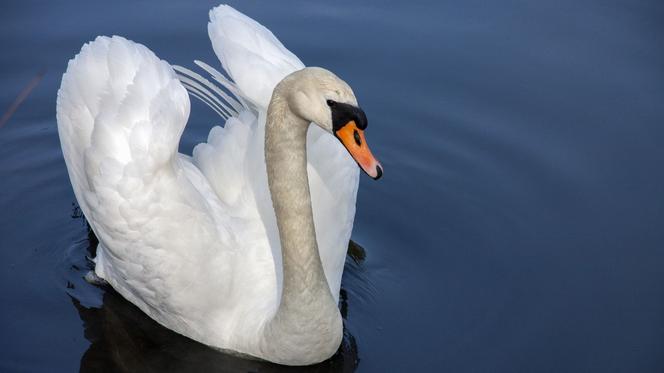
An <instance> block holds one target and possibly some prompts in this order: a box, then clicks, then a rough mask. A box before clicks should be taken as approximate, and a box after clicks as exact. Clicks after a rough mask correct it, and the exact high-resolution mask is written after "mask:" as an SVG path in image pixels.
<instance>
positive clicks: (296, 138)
mask: <svg viewBox="0 0 664 373" xmlns="http://www.w3.org/2000/svg"><path fill="white" fill-rule="evenodd" d="M208 29H209V33H210V37H211V39H212V42H213V47H214V49H215V52H216V53H217V55H218V56H219V58H220V60H221V62H222V65H223V67H224V68H225V70H226V71H227V73H228V74H229V75H230V76H231V78H233V80H234V81H235V84H236V86H235V85H228V87H229V89H232V90H233V91H234V93H235V94H236V95H237V96H238V98H239V101H241V102H243V103H244V104H242V105H240V104H239V103H237V102H235V101H234V100H232V99H229V102H230V104H229V105H230V106H232V108H231V109H229V110H227V113H229V114H231V116H232V117H231V118H229V119H228V120H227V121H226V124H225V126H224V128H221V127H214V128H213V129H212V130H211V131H210V134H209V136H208V141H207V143H203V144H199V145H198V146H197V147H196V148H195V149H194V153H193V156H192V157H189V156H186V155H182V154H179V153H178V152H177V148H178V143H179V140H180V136H181V134H182V131H183V130H184V126H185V124H186V121H187V119H188V115H189V98H188V95H187V91H186V90H185V88H184V87H183V86H182V84H181V83H180V81H179V80H178V77H177V76H176V74H175V72H174V71H173V69H172V68H171V66H170V65H169V64H168V63H166V62H164V61H161V60H159V59H158V58H157V57H156V56H155V55H154V54H153V53H152V52H151V51H150V50H148V49H147V48H145V47H144V46H142V45H140V44H135V43H133V42H131V41H128V40H126V39H123V38H120V37H113V38H106V37H99V38H97V39H96V40H95V41H94V42H92V43H90V44H87V45H85V46H84V47H83V49H82V50H81V53H80V54H79V55H78V56H77V57H76V58H75V59H73V60H72V61H70V64H69V66H68V69H67V72H66V73H65V75H64V76H63V79H62V86H61V89H60V91H59V93H58V103H57V117H58V130H59V133H60V139H61V144H62V150H63V154H64V158H65V161H66V163H67V168H68V171H69V175H70V179H71V182H72V185H73V188H74V192H75V194H76V197H77V199H78V201H79V204H80V206H81V209H82V210H83V212H84V213H85V215H86V217H87V219H88V221H89V223H90V225H91V227H92V228H93V230H94V231H95V233H96V234H97V236H98V238H99V242H100V244H99V247H98V250H97V257H96V259H95V261H96V269H95V271H96V274H97V275H98V276H99V277H101V278H103V279H105V280H106V281H108V282H109V283H110V284H111V285H112V286H113V288H115V289H116V290H117V291H118V292H119V293H120V294H122V295H123V296H124V297H125V298H126V299H128V300H129V301H131V302H132V303H134V304H135V305H137V306H138V307H139V308H140V309H141V310H143V311H144V312H145V313H146V314H148V315H149V316H150V317H152V318H153V319H155V320H156V321H158V322H159V323H161V324H162V325H164V326H166V327H168V328H170V329H172V330H174V331H176V332H178V333H180V334H183V335H185V336H188V337H190V338H192V339H195V340H198V341H200V342H202V343H205V344H208V345H210V346H213V347H217V348H220V349H225V350H231V351H236V352H240V353H244V354H248V355H252V356H255V357H259V358H263V359H267V360H270V361H274V362H278V363H284V364H293V365H301V364H310V363H315V362H319V361H322V360H324V359H326V358H328V357H329V356H331V355H332V354H333V353H334V352H335V351H336V349H337V347H338V346H339V343H340V341H341V338H342V320H341V316H340V315H339V311H338V308H337V301H338V295H339V287H340V282H341V275H342V272H343V265H344V259H345V255H346V247H347V244H348V240H349V238H350V234H351V230H352V226H353V218H354V214H355V198H356V193H357V187H358V178H359V172H358V167H357V165H356V164H355V162H354V161H353V159H352V158H351V157H350V156H349V154H348V152H347V151H346V149H344V147H343V146H342V145H341V144H340V143H339V141H337V140H336V139H335V138H334V136H330V135H329V133H326V132H333V131H337V130H338V127H337V125H336V124H333V123H332V119H331V118H330V119H327V120H326V118H323V115H324V113H323V112H324V111H325V110H327V111H326V113H328V114H326V115H328V116H329V112H330V110H329V109H327V108H325V109H323V107H324V98H323V104H321V105H322V106H321V105H318V106H317V104H315V103H313V102H309V101H307V100H312V99H313V98H312V95H317V94H319V93H320V94H325V95H327V96H326V97H325V98H328V99H329V98H332V99H334V100H336V101H338V102H339V103H340V104H343V105H347V106H349V107H350V105H353V106H356V105H357V102H356V101H355V98H354V96H353V93H352V91H351V90H350V88H349V87H348V86H347V85H346V84H345V83H343V82H342V81H341V80H339V79H338V78H336V77H335V76H334V75H333V74H331V73H329V72H327V71H326V70H323V69H317V68H304V65H303V64H302V63H301V62H300V60H299V59H297V57H295V56H294V55H293V54H292V53H290V52H289V51H288V50H286V48H284V47H283V45H281V43H280V42H279V41H278V40H277V39H276V38H275V37H274V36H273V35H272V34H271V33H270V32H269V31H268V30H267V29H265V28H263V27H262V26H260V25H259V24H258V23H256V22H255V21H253V20H251V19H250V18H248V17H246V16H244V15H242V14H241V13H239V12H237V11H235V10H234V9H232V8H230V7H227V6H220V7H218V8H215V9H213V10H212V11H211V22H210V24H209V27H208ZM287 76H288V78H286V77H287ZM284 78H286V79H284ZM275 87H276V88H275ZM307 94H310V95H309V96H307ZM330 95H332V96H333V97H329V96H330ZM321 97H322V96H321ZM303 100H304V101H303ZM268 106H269V108H268ZM227 109H228V108H227ZM358 120H359V118H358ZM310 121H315V122H316V123H317V124H318V125H319V126H310V125H309V124H310ZM310 127H311V128H310ZM360 128H362V127H360ZM307 131H308V132H307ZM334 133H335V134H337V135H338V132H334ZM356 136H357V135H356ZM363 139H364V138H363V137H362V140H363ZM356 141H357V140H356ZM358 144H359V143H358ZM349 151H350V150H349ZM374 167H375V166H374ZM376 172H378V173H379V174H378V176H380V173H381V171H380V170H379V169H378V168H376ZM268 175H269V182H268ZM314 227H315V229H314ZM282 258H283V260H282Z"/></svg>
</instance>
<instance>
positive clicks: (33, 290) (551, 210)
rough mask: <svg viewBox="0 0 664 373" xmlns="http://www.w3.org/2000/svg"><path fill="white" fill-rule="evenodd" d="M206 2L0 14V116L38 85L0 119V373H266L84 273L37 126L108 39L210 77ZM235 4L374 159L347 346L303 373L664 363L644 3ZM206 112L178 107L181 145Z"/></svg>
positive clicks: (661, 250) (365, 182) (51, 139)
mask: <svg viewBox="0 0 664 373" xmlns="http://www.w3.org/2000/svg"><path fill="white" fill-rule="evenodd" d="M214 5H216V3H214V2H209V1H199V2H189V1H172V2H169V3H168V4H166V2H161V1H113V2H110V1H69V2H39V1H12V2H9V3H7V2H5V3H3V4H2V5H0V50H1V51H2V52H1V53H0V82H2V85H1V89H0V115H1V114H2V113H4V110H5V109H6V108H8V107H10V105H11V103H12V102H13V101H14V100H15V98H16V97H17V96H18V95H19V93H20V92H21V90H22V89H23V88H24V87H25V86H26V85H28V84H29V82H30V81H31V80H33V78H35V77H36V76H38V74H39V73H40V72H43V71H45V74H44V75H43V79H41V80H40V81H39V84H37V86H36V87H35V88H34V89H33V90H32V91H31V92H30V94H29V95H28V96H27V99H25V100H24V101H23V102H22V103H21V105H20V106H19V107H18V109H17V110H16V111H15V112H14V113H13V115H12V116H11V117H10V118H9V120H8V121H7V122H6V124H5V125H4V126H3V127H2V128H0V304H1V305H2V306H1V307H0V335H1V336H2V338H0V371H3V372H14V371H21V372H24V371H39V372H46V371H48V372H52V371H63V372H64V371H76V370H79V369H80V370H81V371H215V370H216V371H261V372H265V371H274V370H288V369H284V368H282V367H278V366H276V365H272V364H263V363H259V362H255V361H245V360H241V359H237V358H233V357H231V356H227V355H223V354H221V353H218V352H215V351H212V350H210V349H208V348H206V347H204V346H201V345H199V344H197V343H195V342H192V341H190V340H188V339H186V338H184V337H180V336H178V335H176V334H174V333H171V332H169V331H168V330H166V329H164V328H162V327H160V326H158V325H156V324H155V323H154V322H152V321H151V320H150V319H149V318H147V317H145V316H144V315H143V314H141V312H140V311H138V310H137V309H136V308H134V307H133V306H132V305H131V304H129V303H128V302H126V301H124V300H123V299H122V298H121V297H120V296H118V295H117V294H116V293H115V292H113V291H112V290H111V289H107V288H99V287H95V286H93V285H90V284H87V283H86V282H85V281H83V279H82V276H83V275H84V274H85V272H86V271H87V270H88V269H89V266H90V264H89V262H88V261H87V259H86V256H89V255H92V251H93V246H94V245H93V241H94V237H90V238H89V237H88V231H87V228H86V225H85V221H84V219H83V218H81V217H80V216H79V214H78V211H77V210H76V206H75V198H74V195H73V192H72V190H71V186H70V184H69V180H68V177H67V172H66V168H65V164H64V162H63V159H62V154H61V151H60V147H59V140H58V137H57V130H56V121H55V98H56V92H57V89H58V87H59V84H60V78H61V75H62V73H63V72H64V70H65V68H66V63H67V61H68V60H69V59H70V58H71V57H72V56H73V55H74V54H75V53H77V52H78V50H79V49H80V47H81V45H82V44H83V43H84V42H86V41H89V40H91V39H93V38H94V37H95V36H96V35H99V34H106V35H110V34H119V35H123V36H125V37H127V38H130V39H133V40H135V41H138V42H140V43H143V44H145V45H147V46H149V47H150V48H151V49H152V50H153V51H154V52H155V53H156V54H157V55H158V56H160V57H161V58H164V59H166V60H168V61H169V62H171V63H173V64H179V65H184V66H192V65H193V64H192V62H191V61H192V60H193V59H201V60H203V61H206V62H208V63H210V64H212V65H215V64H216V59H215V57H214V54H213V51H212V48H211V47H210V44H209V40H208V38H207V32H206V23H207V11H208V9H209V8H211V7H212V6H214ZM233 5H234V6H236V7H237V8H238V9H239V10H241V11H243V12H245V13H247V14H249V15H251V16H252V17H254V18H255V19H257V20H259V21H260V22H262V23H263V24H265V25H266V26H267V27H269V28H270V29H271V30H272V31H273V32H274V33H275V34H276V35H277V36H278V37H279V38H280V39H281V40H282V41H283V42H284V44H285V45H286V46H287V47H289V48H290V49H291V50H292V51H293V52H294V53H295V54H297V55H298V56H299V57H300V58H301V59H302V60H303V61H304V62H305V63H306V64H307V65H318V66H323V67H326V68H328V69H330V70H332V71H335V72H336V73H337V74H338V75H340V76H341V77H342V78H344V79H345V80H346V81H348V82H349V83H350V84H351V85H352V86H353V88H354V90H355V93H356V94H357V96H358V98H359V100H360V104H361V106H362V107H363V108H364V110H365V112H366V113H367V116H368V118H369V122H370V124H371V125H370V127H369V130H368V132H367V136H368V140H369V142H370V144H371V146H372V149H373V152H374V154H376V155H377V157H378V158H379V159H380V160H381V162H382V163H383V165H384V166H385V176H384V177H383V179H381V180H380V181H378V182H374V181H372V180H370V179H368V178H366V177H364V178H363V179H362V181H361V185H360V191H359V196H358V210H357V217H356V222H355V228H354V232H353V237H352V238H353V241H354V242H356V243H357V244H356V245H353V252H354V253H355V255H354V256H355V258H356V259H349V260H348V262H347V268H346V272H345V276H344V281H343V288H344V296H343V297H342V298H345V301H344V303H343V304H342V309H343V311H344V314H345V325H346V338H345V341H344V346H343V348H342V349H341V350H340V352H339V353H338V354H337V355H336V356H335V357H334V358H333V359H332V360H331V361H328V362H325V363H323V364H321V365H319V366H317V367H316V370H317V371H338V370H346V371H352V370H357V371H365V372H384V371H423V370H425V371H449V372H662V371H664V354H663V353H662V352H663V351H664V224H663V223H664V175H663V173H662V170H663V168H662V165H663V163H664V147H662V142H663V141H664V48H663V47H664V45H663V44H662V40H664V24H663V23H662V19H663V18H662V17H663V16H664V3H662V2H658V1H616V0H580V1H579V0H561V1H517V0H507V1H502V2H486V1H476V0H464V1H429V2H417V3H411V2H405V1H404V2H394V1H389V2H379V1H366V2H357V1H340V2H309V1H282V2H279V3H277V2H270V3H262V2H261V3H259V2H242V3H240V2H235V3H233ZM215 66H216V65H215ZM218 122H219V120H218V118H217V117H215V114H214V113H213V112H211V111H210V110H209V109H207V108H206V107H205V106H203V105H202V104H200V103H198V102H195V101H194V102H193V104H192V115H191V118H190V121H189V125H188V127H187V130H186V132H185V134H184V136H183V140H182V145H181V151H183V152H190V151H191V148H192V147H193V145H194V144H196V143H197V142H200V141H202V140H203V139H205V137H206V135H207V131H208V130H209V128H210V127H211V126H212V125H214V124H217V123H218ZM91 241H92V242H91ZM362 248H363V249H362Z"/></svg>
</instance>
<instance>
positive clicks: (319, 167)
mask: <svg viewBox="0 0 664 373" xmlns="http://www.w3.org/2000/svg"><path fill="white" fill-rule="evenodd" d="M208 33H209V35H210V39H211V41H212V46H213V48H214V51H215V53H216V55H217V56H218V57H219V60H220V61H221V64H222V66H223V67H224V69H225V70H226V72H227V74H228V75H229V76H230V77H231V78H232V79H233V80H234V82H235V84H236V86H235V85H232V84H230V85H229V83H228V82H227V81H225V80H224V78H223V76H221V74H220V73H218V72H216V71H215V70H214V69H213V68H211V67H209V66H208V65H205V64H202V63H199V65H201V66H202V67H203V68H204V69H205V70H207V71H208V72H210V73H211V74H212V75H213V76H215V77H216V78H217V81H219V82H220V83H222V84H223V85H224V87H226V88H227V89H229V90H230V91H232V92H235V93H237V94H238V95H239V96H241V97H243V98H245V99H246V100H247V101H249V102H251V103H252V104H253V106H254V107H255V109H256V110H255V111H256V112H255V114H254V115H256V116H257V117H258V120H257V121H256V120H252V119H249V114H243V115H244V118H245V119H244V120H242V119H241V118H242V115H241V116H239V117H238V118H240V120H238V118H235V119H233V118H231V120H229V122H228V123H227V125H226V127H227V128H224V129H221V128H215V129H213V130H212V131H211V132H210V136H209V138H208V143H207V144H201V145H199V146H198V147H197V148H196V150H195V152H194V159H195V162H196V164H197V165H199V167H200V168H201V169H202V170H203V172H204V173H205V174H206V176H208V178H209V179H210V181H211V184H212V185H214V186H215V189H216V190H217V191H218V193H219V194H220V196H222V197H221V198H222V199H228V200H233V201H242V202H240V203H238V204H237V205H236V209H237V210H238V211H247V212H249V211H252V210H253V211H255V212H256V214H257V215H256V216H257V217H258V218H259V219H261V221H262V224H263V226H264V231H265V234H266V235H267V236H268V238H269V242H270V246H271V248H272V251H273V255H274V260H275V263H276V265H277V268H278V271H279V270H280V268H281V264H280V263H281V254H280V249H279V236H278V232H277V228H276V220H275V218H274V211H273V209H272V203H271V199H270V194H269V191H268V187H267V179H266V171H265V161H264V159H265V158H264V157H265V156H264V149H263V147H264V125H265V112H266V109H267V106H268V103H269V100H270V98H271V96H272V91H273V90H274V87H275V86H276V85H277V83H278V82H279V81H281V79H283V78H284V77H286V76H287V75H288V74H290V73H292V72H294V71H297V70H299V69H302V68H304V64H303V63H302V62H301V61H300V60H299V59H298V58H297V57H296V56H295V55H294V54H293V53H291V52H290V51H289V50H288V49H286V47H284V45H283V44H282V43H281V42H280V41H279V40H278V39H277V38H276V37H275V36H274V35H273V34H272V32H270V31H269V30H268V29H266V28H265V27H264V26H262V25H261V24H259V23H258V22H256V21H255V20H253V19H251V18H249V17H247V16H246V15H244V14H242V13H240V12H238V11H237V10H235V9H233V8H231V7H230V6H227V5H221V6H218V7H216V8H214V9H212V10H211V11H210V23H209V24H208ZM254 122H256V123H257V125H255V126H252V125H250V124H251V123H254ZM307 153H308V163H309V164H308V174H309V184H310V190H311V194H312V204H313V210H314V221H315V224H316V227H317V228H318V229H317V230H316V232H317V239H318V246H319V251H320V254H321V260H322V262H323V267H324V269H325V274H326V275H327V278H328V283H329V285H330V289H331V291H332V294H333V295H334V296H335V297H338V294H339V287H340V283H341V275H342V272H343V266H344V260H345V254H346V248H347V245H348V240H349V239H350V235H351V231H352V227H353V220H354V217H355V199H356V195H357V187H358V181H359V170H358V167H357V165H356V164H355V162H354V161H353V160H352V158H351V157H350V156H349V155H348V152H347V151H346V150H345V149H344V148H343V147H342V146H341V144H339V142H338V141H337V140H336V139H335V138H334V137H333V136H331V135H329V134H328V133H326V132H325V131H323V130H322V129H320V128H319V127H318V126H315V125H312V126H311V127H310V130H309V133H308V136H307ZM278 276H279V278H278V281H279V282H280V279H281V277H280V274H279V273H278Z"/></svg>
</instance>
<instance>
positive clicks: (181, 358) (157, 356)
mask: <svg viewBox="0 0 664 373" xmlns="http://www.w3.org/2000/svg"><path fill="white" fill-rule="evenodd" d="M74 215H75V214H74ZM89 232H92V231H91V230H90V231H89ZM86 241H87V242H85V244H87V245H86V246H87V248H88V254H89V257H93V256H94V252H93V248H95V247H96V244H97V242H96V241H97V240H96V237H95V236H94V234H93V233H90V234H89V236H88V240H86ZM79 244H80V245H77V246H79V247H78V250H76V248H73V250H72V253H71V255H72V256H74V255H76V254H75V252H76V251H77V252H78V253H79V254H78V255H79V258H72V262H73V264H72V266H71V268H72V270H73V271H74V272H77V276H76V277H77V279H74V278H72V279H71V281H70V284H68V288H69V290H70V291H69V293H70V297H71V301H72V303H73V304H74V307H76V309H77V310H78V313H79V315H80V317H81V320H82V321H83V323H84V328H85V338H86V339H88V340H89V341H90V342H91V345H90V347H89V348H88V350H87V351H86V352H85V354H84V355H83V357H82V358H81V366H80V370H81V372H238V371H240V372H245V371H251V372H273V371H275V372H276V371H278V372H281V371H292V370H294V371H298V370H302V371H313V372H328V371H330V372H339V371H342V372H351V371H354V370H355V368H356V367H357V365H358V362H359V357H358V352H357V345H356V343H355V339H354V338H353V336H352V335H350V333H349V332H348V330H346V329H345V328H344V340H343V342H342V344H341V346H340V348H339V351H337V353H336V354H335V355H334V356H333V357H332V358H330V359H329V360H327V361H324V362H322V363H320V364H318V365H315V366H311V367H305V368H292V367H284V366H279V365H276V364H272V363H267V362H262V361H253V360H247V359H242V358H239V357H235V356H232V355H228V354H224V353H221V352H219V351H216V350H214V349H211V348H209V347H207V346H205V345H202V344H200V343H198V342H195V341H193V340H191V339H188V338H186V337H183V336H181V335H179V334H177V333H174V332H172V331H170V330H169V329H166V328H164V327H162V326H161V325H159V324H157V323H156V322H155V321H153V320H152V319H150V318H149V317H148V316H146V315H145V314H144V313H143V312H141V311H140V310H139V309H138V308H137V307H136V306H134V305H133V304H131V303H130V302H128V301H127V300H125V299H124V298H123V297H122V296H121V295H119V294H118V293H117V292H115V291H114V290H113V289H112V288H110V287H109V286H105V287H102V290H103V295H102V296H101V298H102V299H101V306H100V307H87V306H86V304H91V303H92V304H93V303H98V300H96V301H95V300H94V299H93V300H91V299H85V297H88V298H89V297H91V296H92V297H99V293H98V292H97V293H96V294H95V295H90V294H91V292H90V291H89V289H88V290H87V291H86V289H85V288H86V287H88V288H89V287H92V286H93V285H90V284H87V283H85V282H83V281H82V277H83V276H82V275H84V273H85V272H87V271H88V270H89V269H90V268H91V265H90V264H86V263H85V262H86V259H85V258H82V254H81V253H82V252H83V251H84V250H81V249H82V248H81V247H80V246H82V245H83V244H84V242H80V243H79ZM363 259H364V250H363V249H362V248H361V247H360V246H359V245H357V244H356V243H353V242H351V243H350V245H349V259H348V260H347V265H346V271H355V270H357V268H358V264H359V263H360V262H361V261H362V260H363ZM344 277H345V274H344ZM70 285H71V286H70ZM342 286H343V284H342ZM82 288H83V289H82ZM92 293H95V292H92ZM347 301H348V300H347V293H346V291H345V289H343V288H342V290H341V296H340V303H341V304H340V306H341V312H342V316H343V318H344V320H346V318H347V316H348V304H347Z"/></svg>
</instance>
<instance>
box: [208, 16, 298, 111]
mask: <svg viewBox="0 0 664 373" xmlns="http://www.w3.org/2000/svg"><path fill="white" fill-rule="evenodd" d="M208 34H209V35H210V40H212V47H213V48H214V52H215V53H216V54H217V57H218V58H219V60H220V61H221V64H222V66H223V67H224V70H226V72H227V73H228V74H229V75H230V77H231V78H232V79H233V81H235V83H236V84H237V86H238V87H239V89H240V91H241V92H242V95H243V96H244V97H245V98H246V99H248V100H249V101H250V102H251V103H252V104H254V105H256V106H257V108H262V109H267V105H268V103H269V102H270V97H271V96H272V90H273V89H274V87H275V86H276V85H277V83H279V81H281V79H283V78H284V77H285V76H286V75H288V74H290V73H292V72H294V71H297V70H300V69H302V68H304V64H303V63H302V61H300V59H299V58H297V57H296V56H295V55H294V54H293V53H291V52H290V51H289V50H288V49H286V47H284V46H283V44H281V42H280V41H279V40H278V39H277V38H276V37H275V36H274V35H273V34H272V32H270V30H268V29H267V28H265V27H264V26H263V25H261V24H260V23H258V22H256V21H254V20H253V19H251V18H249V17H247V16H245V15H244V14H242V13H240V12H238V11H237V10H235V9H233V8H231V7H230V6H228V5H220V6H218V7H216V8H213V9H212V10H210V23H208Z"/></svg>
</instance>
